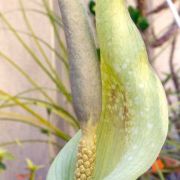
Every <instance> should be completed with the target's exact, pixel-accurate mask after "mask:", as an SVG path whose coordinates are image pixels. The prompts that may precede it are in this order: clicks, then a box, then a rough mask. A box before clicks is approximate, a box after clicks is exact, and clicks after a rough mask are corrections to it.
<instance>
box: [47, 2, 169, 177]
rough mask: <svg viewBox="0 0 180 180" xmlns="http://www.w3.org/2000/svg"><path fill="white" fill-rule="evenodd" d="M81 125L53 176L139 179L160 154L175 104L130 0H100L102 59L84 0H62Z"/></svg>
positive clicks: (53, 167) (55, 165)
mask: <svg viewBox="0 0 180 180" xmlns="http://www.w3.org/2000/svg"><path fill="white" fill-rule="evenodd" d="M59 4H60V10H61V14H62V21H63V24H64V31H65V35H66V41H67V48H68V54H69V64H70V82H71V90H72V96H73V106H74V109H75V112H76V114H77V118H78V119H79V121H80V124H81V130H80V131H79V132H78V133H77V134H76V135H75V136H74V137H73V138H72V139H71V140H70V141H69V142H68V143H67V144H66V145H65V147H64V148H63V149H62V150H61V152H60V153H59V155H58V156H57V157H56V159H55V160H54V162H53V164H52V165H51V168H50V170H49V173H48V177H47V179H48V180H90V179H91V180H135V179H137V178H138V177H139V176H140V175H142V174H143V173H144V172H145V171H147V170H148V169H149V168H150V166H151V165H152V164H153V162H154V161H155V159H156V158H157V156H158V154H159V152H160V150H161V148H162V146H163V143H164V141H165V139H166V135H167V130H168V108H167V102H166V97H165V93H164V90H163V87H162V85H161V82H160V80H159V79H158V77H157V76H156V74H155V73H154V72H153V70H152V68H151V66H150V64H149V62H148V57H147V53H146V49H145V45H144V42H143V40H142V37H141V35H140V33H139V32H138V30H137V28H136V26H135V25H134V23H133V22H132V20H131V18H130V16H129V13H128V10H127V7H126V2H125V0H97V1H96V4H97V5H96V23H97V24H96V28H97V37H98V42H99V46H100V52H101V61H100V62H99V61H98V56H97V51H96V46H95V43H94V38H93V34H92V31H91V27H90V25H89V22H88V19H87V15H86V11H85V8H84V6H83V0H59Z"/></svg>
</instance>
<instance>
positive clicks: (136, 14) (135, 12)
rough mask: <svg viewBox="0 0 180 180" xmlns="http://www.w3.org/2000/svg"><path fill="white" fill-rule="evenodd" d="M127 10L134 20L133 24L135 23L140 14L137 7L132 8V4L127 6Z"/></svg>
mask: <svg viewBox="0 0 180 180" xmlns="http://www.w3.org/2000/svg"><path fill="white" fill-rule="evenodd" d="M128 10H129V14H130V16H131V18H132V20H133V21H134V23H135V24H137V22H138V19H139V17H140V16H141V12H140V11H139V10H138V9H137V8H134V7H133V6H129V7H128Z"/></svg>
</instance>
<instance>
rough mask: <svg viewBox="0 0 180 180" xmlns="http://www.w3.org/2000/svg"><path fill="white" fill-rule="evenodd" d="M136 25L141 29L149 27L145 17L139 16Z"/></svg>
mask: <svg viewBox="0 0 180 180" xmlns="http://www.w3.org/2000/svg"><path fill="white" fill-rule="evenodd" d="M137 26H138V27H139V29H140V30H141V31H145V30H146V29H147V28H148V27H149V22H148V20H147V18H145V17H139V18H138V22H137Z"/></svg>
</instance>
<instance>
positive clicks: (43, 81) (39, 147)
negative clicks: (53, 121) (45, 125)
mask: <svg viewBox="0 0 180 180" xmlns="http://www.w3.org/2000/svg"><path fill="white" fill-rule="evenodd" d="M23 2H24V4H25V7H26V8H29V9H39V10H41V9H42V8H41V6H39V5H38V3H41V0H29V1H27V0H24V1H23ZM18 4H19V3H18V0H5V1H0V11H1V12H4V13H5V12H9V13H6V17H7V19H8V20H10V22H11V23H12V25H13V26H14V27H15V28H16V29H18V30H21V31H25V32H27V31H28V30H27V27H26V25H25V23H24V21H23V18H22V14H21V13H20V11H19V10H18V9H19V6H18ZM11 10H16V11H12V12H11V13H10V11H11ZM17 10H18V11H17ZM28 17H29V19H30V22H31V23H32V26H33V28H34V31H35V32H36V33H37V36H39V37H41V38H42V39H44V40H45V41H47V42H52V43H53V41H52V38H53V34H52V29H51V26H50V23H49V21H48V19H47V18H46V17H45V16H43V15H41V14H38V13H34V12H28ZM2 27H5V26H4V24H3V23H2V21H1V20H0V28H1V29H0V51H2V52H4V53H5V54H7V55H8V56H10V57H11V58H13V60H14V61H15V62H16V63H17V64H19V65H20V66H21V67H22V68H23V69H24V70H25V71H26V72H28V73H29V74H30V75H31V77H32V78H33V79H35V80H36V81H37V82H38V83H39V84H40V85H41V86H44V87H53V85H52V83H51V81H50V80H49V79H48V77H47V76H46V75H45V74H44V73H43V72H42V70H41V69H40V68H39V67H38V65H37V64H36V63H34V62H33V61H32V57H31V56H30V55H29V54H28V53H27V52H26V51H25V50H24V48H23V47H22V46H21V45H20V43H19V42H18V41H17V39H16V38H15V37H14V35H13V34H12V33H11V32H9V31H7V30H3V29H2ZM21 36H22V38H23V39H24V40H25V42H26V43H27V44H28V45H29V46H30V48H32V49H33V50H34V51H35V52H36V54H37V56H38V57H39V58H40V59H42V56H41V54H40V53H39V51H38V50H37V47H36V45H35V44H34V42H33V40H32V38H29V37H27V36H25V35H23V34H21ZM43 48H44V50H45V52H46V54H47V56H48V57H49V59H50V60H51V61H52V63H53V64H55V62H54V59H53V56H52V54H51V52H50V51H49V50H48V49H46V48H45V47H43ZM30 87H31V86H30V84H29V83H28V82H27V81H26V80H25V79H24V78H22V76H21V75H20V74H19V73H17V71H16V70H14V68H12V66H10V65H9V64H7V63H6V62H5V61H4V59H3V58H2V57H0V89H3V90H6V91H8V92H9V93H11V94H16V93H17V92H21V91H23V90H25V89H28V88H30ZM51 96H52V97H53V96H54V97H55V94H54V93H51ZM31 97H36V98H39V97H40V95H39V94H38V93H31ZM9 111H15V112H22V110H20V108H11V109H9ZM38 111H39V112H41V113H42V114H44V116H45V117H46V113H45V112H44V111H43V110H41V109H39V110H38ZM37 138H38V139H44V138H45V136H43V135H42V134H41V133H40V132H39V130H37V129H36V128H32V127H30V126H27V125H22V124H20V123H13V122H11V123H10V122H5V121H4V122H1V123H0V142H4V141H12V140H14V139H37ZM8 149H9V150H10V151H11V152H13V154H14V155H15V157H16V160H15V161H9V163H8V169H7V171H6V172H5V173H3V174H0V179H2V180H14V179H16V178H15V177H16V175H17V174H18V173H22V174H23V173H26V172H27V171H26V169H25V167H26V164H25V158H27V157H28V158H30V159H32V161H34V163H36V164H47V163H48V162H49V154H48V145H45V144H38V143H37V144H26V145H22V146H10V147H9V148H8ZM45 174H46V169H42V170H40V171H39V177H40V176H42V179H45Z"/></svg>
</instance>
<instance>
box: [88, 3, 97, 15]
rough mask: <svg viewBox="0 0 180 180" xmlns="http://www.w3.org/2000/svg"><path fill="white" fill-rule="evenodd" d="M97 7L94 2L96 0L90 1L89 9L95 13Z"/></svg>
mask: <svg viewBox="0 0 180 180" xmlns="http://www.w3.org/2000/svg"><path fill="white" fill-rule="evenodd" d="M95 7H96V3H95V2H94V0H91V1H89V10H90V12H91V13H92V14H93V15H95V14H96V11H95Z"/></svg>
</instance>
